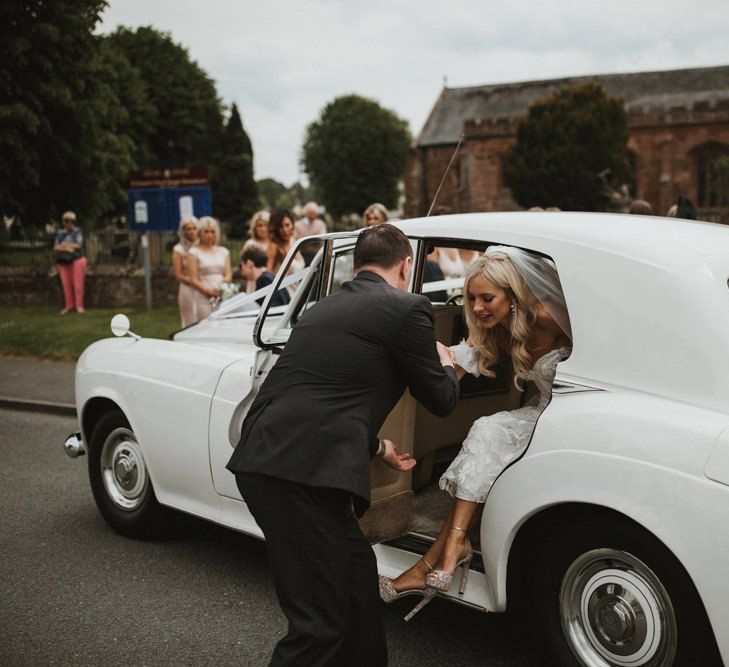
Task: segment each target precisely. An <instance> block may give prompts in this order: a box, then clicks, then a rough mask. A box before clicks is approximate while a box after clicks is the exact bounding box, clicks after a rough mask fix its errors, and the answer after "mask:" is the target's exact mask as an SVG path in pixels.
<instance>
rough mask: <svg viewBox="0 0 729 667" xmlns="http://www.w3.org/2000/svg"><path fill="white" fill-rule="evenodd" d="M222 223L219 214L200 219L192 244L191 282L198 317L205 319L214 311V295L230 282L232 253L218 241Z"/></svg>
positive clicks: (215, 297) (218, 293)
mask: <svg viewBox="0 0 729 667" xmlns="http://www.w3.org/2000/svg"><path fill="white" fill-rule="evenodd" d="M219 242H220V226H219V225H218V221H217V220H216V219H215V218H211V217H209V216H205V217H203V218H200V220H198V223H197V243H196V244H195V245H194V246H192V248H190V253H189V255H188V266H189V275H190V284H191V285H192V286H193V287H194V288H195V290H196V293H195V318H196V320H198V321H199V320H202V319H204V318H206V317H207V316H208V315H210V313H211V312H212V311H213V305H212V303H211V302H210V300H211V299H217V298H218V297H219V296H220V285H221V283H223V282H230V280H231V278H232V277H233V272H232V271H231V268H230V253H229V252H228V249H227V248H224V247H222V246H220V245H218V243H219Z"/></svg>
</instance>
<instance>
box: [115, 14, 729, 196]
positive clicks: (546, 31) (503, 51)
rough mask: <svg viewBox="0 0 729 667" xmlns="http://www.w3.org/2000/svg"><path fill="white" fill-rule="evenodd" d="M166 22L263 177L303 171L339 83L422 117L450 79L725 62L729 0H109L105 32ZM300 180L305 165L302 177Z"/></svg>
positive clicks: (417, 121)
mask: <svg viewBox="0 0 729 667" xmlns="http://www.w3.org/2000/svg"><path fill="white" fill-rule="evenodd" d="M120 25H124V26H127V27H137V26H141V25H151V26H153V27H155V28H157V29H158V30H162V31H166V32H169V33H171V35H172V37H173V39H174V40H175V41H176V42H178V43H181V44H182V45H183V46H185V47H187V48H188V49H189V52H190V54H191V56H192V58H193V59H194V60H195V61H197V63H198V64H199V65H200V66H201V67H202V68H203V69H205V70H206V71H207V73H208V74H209V75H210V76H211V77H212V78H213V79H214V80H215V82H216V83H217V87H218V91H219V94H220V95H221V97H222V99H223V102H224V103H225V104H227V105H230V104H232V103H233V102H236V103H237V104H238V107H239V109H240V112H241V116H242V117H243V124H244V126H245V128H246V130H247V132H248V134H249V135H250V137H251V141H252V142H253V151H254V160H255V165H254V166H255V175H256V178H257V179H260V178H265V177H268V176H270V177H273V178H276V179H277V180H279V181H283V182H284V183H286V184H287V185H289V184H291V183H292V182H293V181H295V180H296V179H297V178H299V159H300V154H301V145H302V143H303V139H304V135H305V132H306V127H307V125H308V124H309V123H311V122H312V121H314V120H316V118H317V117H318V115H319V113H320V112H321V110H322V108H323V107H324V105H325V104H326V103H327V102H330V101H331V100H333V99H334V98H335V97H338V96H339V95H344V94H348V93H357V94H360V95H364V96H367V97H371V98H374V99H376V100H377V101H378V102H380V104H382V105H383V106H386V107H388V108H390V109H392V110H394V111H395V112H396V113H398V114H399V115H400V116H402V117H403V118H406V119H407V120H408V121H409V123H410V129H411V131H412V133H413V135H417V134H418V132H420V130H421V129H422V126H423V123H424V122H425V119H426V118H427V115H428V112H429V111H430V109H431V108H432V106H433V103H434V102H435V100H436V98H437V96H438V94H439V92H440V90H441V88H442V87H443V82H444V77H447V82H448V83H447V85H448V86H449V87H458V86H469V85H479V84H487V83H500V82H510V81H528V80H532V79H544V78H554V77H562V76H572V75H580V74H602V73H612V72H633V71H647V70H656V69H674V68H683V67H703V66H710V65H727V64H729V38H727V26H728V25H729V2H727V1H726V0H694V1H693V2H690V3H689V2H676V1H672V0H664V1H662V2H660V1H649V0H643V1H642V2H636V1H635V0H630V1H623V0H611V1H610V0H607V1H602V2H591V1H590V0H579V1H569V0H552V1H551V2H525V1H523V0H511V2H505V1H504V0H499V2H492V1H490V0H481V1H480V2H479V1H466V0H440V1H438V2H435V1H433V0H390V1H389V2H388V1H380V0H359V1H358V2H354V1H349V0H347V1H339V2H337V1H334V0H297V1H294V0H290V1H289V2H283V1H280V0H266V1H259V2H247V1H244V0H207V1H204V0H195V1H193V0H174V1H173V0H111V1H110V6H109V8H108V9H107V10H106V12H105V14H104V21H103V24H102V25H101V28H100V30H101V31H102V32H110V31H112V30H114V29H115V28H116V27H117V26H120ZM301 177H302V178H303V179H304V180H305V175H303V174H302V175H301Z"/></svg>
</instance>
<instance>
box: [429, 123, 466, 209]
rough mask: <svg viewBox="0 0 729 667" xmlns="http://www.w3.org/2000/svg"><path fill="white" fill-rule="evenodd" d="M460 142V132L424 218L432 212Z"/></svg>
mask: <svg viewBox="0 0 729 667" xmlns="http://www.w3.org/2000/svg"><path fill="white" fill-rule="evenodd" d="M462 143H463V133H461V138H460V139H459V140H458V146H456V150H454V151H453V155H452V156H451V161H450V162H449V163H448V166H447V167H446V170H445V173H444V174H443V178H441V179H440V185H439V186H438V189H437V190H436V191H435V197H433V203H432V204H431V205H430V208H429V209H428V215H426V216H425V217H426V218H429V217H430V214H431V213H432V212H433V207H434V206H435V202H437V201H438V195H439V194H440V189H441V188H442V187H443V183H445V179H446V176H448V172H449V171H450V168H451V165H452V164H453V161H454V160H455V159H456V155H458V149H460V147H461V144H462Z"/></svg>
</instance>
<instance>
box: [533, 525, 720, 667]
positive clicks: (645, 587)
mask: <svg viewBox="0 0 729 667" xmlns="http://www.w3.org/2000/svg"><path fill="white" fill-rule="evenodd" d="M544 538H546V539H543V540H542V541H541V544H540V546H539V547H538V549H537V552H536V554H535V560H533V561H532V563H531V566H530V572H529V577H530V586H529V588H530V589H531V590H530V596H529V597H530V598H531V599H530V603H531V604H530V605H529V622H530V625H531V628H532V630H533V631H534V632H535V634H536V636H537V640H538V647H539V648H540V649H541V650H542V651H545V652H546V653H547V655H553V656H554V659H555V663H554V664H560V665H589V666H590V667H592V666H607V665H610V666H613V665H614V666H620V667H622V666H625V665H631V666H635V667H639V666H649V667H664V666H665V667H668V666H669V665H697V664H701V665H713V664H721V662H720V661H719V658H718V653H717V650H716V643H715V641H714V636H713V633H712V630H711V627H710V625H709V621H708V618H707V616H706V612H705V611H704V608H703V605H702V603H701V600H700V598H699V596H698V593H697V592H696V589H695V588H694V585H693V583H692V582H691V580H690V578H689V577H688V575H687V574H686V572H685V570H684V569H683V567H682V566H681V564H680V563H679V562H678V561H677V559H676V558H675V557H674V556H673V554H671V553H670V552H669V551H668V549H666V547H665V546H664V545H663V544H662V543H661V542H659V541H658V540H657V539H656V538H655V537H653V536H652V535H650V534H649V533H647V532H646V531H644V530H643V529H641V528H640V527H639V526H638V525H636V524H633V523H632V522H629V521H627V520H625V521H621V520H619V519H617V520H616V519H614V518H610V519H606V520H603V519H600V520H592V521H578V522H575V523H573V524H571V525H567V526H560V527H557V528H555V530H554V531H550V533H549V534H548V535H545V536H544Z"/></svg>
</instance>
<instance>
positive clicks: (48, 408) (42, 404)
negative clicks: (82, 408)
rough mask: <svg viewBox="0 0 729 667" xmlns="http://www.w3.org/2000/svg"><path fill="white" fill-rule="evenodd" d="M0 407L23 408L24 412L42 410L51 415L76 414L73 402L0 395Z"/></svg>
mask: <svg viewBox="0 0 729 667" xmlns="http://www.w3.org/2000/svg"><path fill="white" fill-rule="evenodd" d="M0 408H8V409H10V410H24V411H26V412H44V413H46V414H51V415H64V416H69V417H75V416H76V406H75V405H74V404H73V403H55V402H53V401H38V400H35V399H32V398H13V397H12V396H0Z"/></svg>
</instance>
